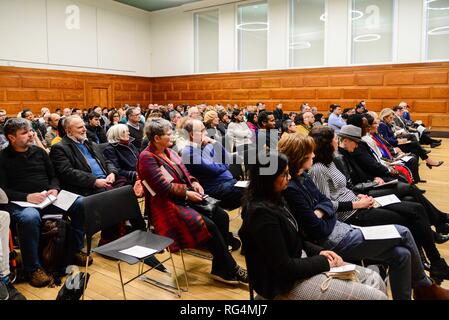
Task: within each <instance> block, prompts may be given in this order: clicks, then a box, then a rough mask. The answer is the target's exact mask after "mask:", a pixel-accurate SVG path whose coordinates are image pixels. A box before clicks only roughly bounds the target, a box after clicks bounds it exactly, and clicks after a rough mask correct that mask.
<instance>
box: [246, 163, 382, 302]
mask: <svg viewBox="0 0 449 320" xmlns="http://www.w3.org/2000/svg"><path fill="white" fill-rule="evenodd" d="M270 160H271V161H270V163H272V164H274V163H276V164H277V166H275V167H274V169H275V172H274V174H270V175H267V174H263V172H262V170H263V169H268V168H267V167H268V166H269V165H270V163H268V164H266V165H261V164H260V163H258V164H256V165H254V166H251V169H250V184H249V187H248V193H247V199H246V205H245V206H244V210H243V213H242V217H243V224H242V228H241V229H240V237H241V239H242V242H243V248H244V250H245V252H246V263H247V267H248V274H249V277H250V279H251V284H252V286H253V288H254V290H255V291H256V293H257V294H259V295H260V296H262V297H264V298H266V299H286V300H287V299H288V300H346V299H354V300H359V299H377V300H383V299H387V296H386V295H385V284H384V283H383V281H382V280H381V278H380V277H379V275H378V274H377V273H374V272H369V271H368V270H367V269H364V268H362V267H356V268H357V270H358V271H359V276H360V282H354V281H342V280H336V279H334V280H333V281H331V282H330V286H329V288H328V289H327V290H321V289H320V287H321V285H322V284H323V282H324V281H326V278H327V276H326V275H325V274H324V272H327V271H329V269H330V268H332V267H338V266H341V265H343V264H344V262H343V259H342V258H341V257H340V256H339V255H338V254H336V253H335V252H333V251H328V250H325V249H323V248H322V247H320V246H317V245H315V244H313V243H311V242H307V241H305V240H304V238H303V237H302V233H301V232H300V227H301V225H300V224H299V225H298V223H297V221H296V219H295V218H294V216H293V215H292V213H291V211H290V209H289V207H288V205H287V204H286V203H285V201H284V200H283V198H282V195H281V192H282V191H283V190H284V189H285V188H286V187H287V185H288V182H289V180H290V174H289V167H288V160H287V157H286V156H284V155H282V154H271V157H270ZM261 169H262V170H261Z"/></svg>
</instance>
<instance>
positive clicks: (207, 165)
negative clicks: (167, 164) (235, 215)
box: [182, 120, 243, 210]
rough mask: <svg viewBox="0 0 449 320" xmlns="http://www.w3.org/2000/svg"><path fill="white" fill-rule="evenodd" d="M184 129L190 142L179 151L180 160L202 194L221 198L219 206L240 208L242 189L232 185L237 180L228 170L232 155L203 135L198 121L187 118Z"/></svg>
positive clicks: (201, 126) (202, 129) (203, 128)
mask: <svg viewBox="0 0 449 320" xmlns="http://www.w3.org/2000/svg"><path fill="white" fill-rule="evenodd" d="M184 129H185V130H186V131H187V133H188V134H189V142H188V143H187V145H186V146H185V147H184V149H183V151H182V160H183V163H184V165H185V166H186V168H187V170H188V171H189V173H190V174H192V175H193V176H194V177H195V178H196V179H198V181H199V182H200V184H201V186H202V187H203V188H204V192H205V194H207V195H210V196H212V197H214V198H216V199H219V200H221V204H220V206H221V207H223V208H224V209H229V210H234V209H237V208H239V207H240V204H241V199H242V193H243V189H242V188H239V187H236V186H235V184H236V183H237V180H236V179H234V177H233V176H232V173H231V172H230V171H229V165H228V163H231V161H232V155H230V154H229V153H228V152H227V151H226V150H225V149H224V148H223V146H222V145H221V144H220V142H218V141H215V140H214V139H211V138H209V137H208V136H207V135H206V132H205V127H204V125H203V124H202V123H201V121H199V120H188V121H187V122H186V125H185V126H184Z"/></svg>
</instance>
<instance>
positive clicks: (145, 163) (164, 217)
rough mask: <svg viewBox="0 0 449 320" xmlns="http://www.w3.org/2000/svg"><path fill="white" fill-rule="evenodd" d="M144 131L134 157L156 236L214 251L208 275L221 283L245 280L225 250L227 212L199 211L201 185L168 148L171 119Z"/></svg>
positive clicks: (153, 123)
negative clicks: (140, 148)
mask: <svg viewBox="0 0 449 320" xmlns="http://www.w3.org/2000/svg"><path fill="white" fill-rule="evenodd" d="M145 134H146V135H147V137H148V140H149V141H150V142H149V144H148V147H147V148H146V149H145V150H143V151H142V153H141V154H140V156H139V163H138V166H137V172H138V174H139V177H140V179H141V180H142V182H143V184H144V185H145V186H147V188H146V190H145V202H146V203H147V202H151V213H150V215H151V218H150V220H151V222H152V224H153V225H154V228H155V231H156V232H157V233H158V234H161V235H164V236H166V237H169V238H172V239H173V240H174V243H173V244H172V245H171V246H170V250H172V251H177V250H179V249H184V248H197V247H199V246H205V247H206V248H207V249H208V250H209V251H210V252H211V253H212V255H213V260H212V272H211V274H212V278H213V279H216V280H218V281H221V282H225V283H230V284H238V283H248V275H247V272H246V270H245V269H243V268H241V267H239V266H238V265H237V263H236V261H235V260H234V258H233V257H232V255H231V254H230V253H229V251H228V231H229V216H228V215H227V214H226V213H225V214H221V212H222V211H220V210H215V211H214V212H213V215H212V216H206V215H205V214H200V213H199V212H197V211H196V210H194V209H193V208H192V207H191V205H192V203H201V202H202V201H204V200H205V195H204V190H203V187H202V186H201V185H200V184H199V182H198V180H197V179H195V178H194V177H192V176H191V175H190V174H189V172H188V171H187V168H186V167H185V166H184V164H183V163H182V160H181V158H180V157H179V156H178V154H177V153H176V152H175V151H173V150H172V149H170V147H171V145H172V134H173V131H172V128H171V125H170V122H169V121H167V120H165V119H161V118H155V119H151V120H150V121H148V123H147V125H146V127H145Z"/></svg>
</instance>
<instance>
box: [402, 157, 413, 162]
mask: <svg viewBox="0 0 449 320" xmlns="http://www.w3.org/2000/svg"><path fill="white" fill-rule="evenodd" d="M410 159H413V156H405V157H402V158H401V161H404V162H407V161H409V160H410Z"/></svg>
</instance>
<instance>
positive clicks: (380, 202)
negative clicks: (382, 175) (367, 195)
mask: <svg viewBox="0 0 449 320" xmlns="http://www.w3.org/2000/svg"><path fill="white" fill-rule="evenodd" d="M399 202H401V200H399V198H398V197H396V195H395V194H389V195H387V196H383V197H377V198H374V208H378V207H385V206H388V205H389V204H393V203H399Z"/></svg>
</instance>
